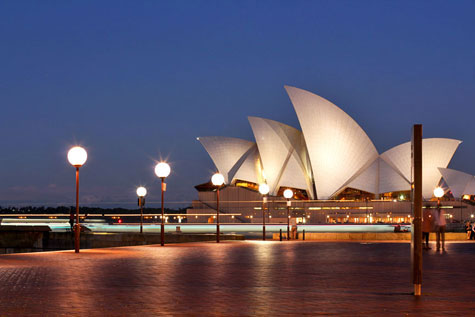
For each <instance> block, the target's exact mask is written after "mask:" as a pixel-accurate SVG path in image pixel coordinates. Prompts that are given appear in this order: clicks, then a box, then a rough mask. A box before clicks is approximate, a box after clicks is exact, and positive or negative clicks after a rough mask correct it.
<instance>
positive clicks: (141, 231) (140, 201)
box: [139, 197, 143, 233]
mask: <svg viewBox="0 0 475 317" xmlns="http://www.w3.org/2000/svg"><path fill="white" fill-rule="evenodd" d="M139 206H140V233H143V197H139Z"/></svg>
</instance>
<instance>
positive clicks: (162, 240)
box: [160, 177, 166, 247]
mask: <svg viewBox="0 0 475 317" xmlns="http://www.w3.org/2000/svg"><path fill="white" fill-rule="evenodd" d="M161 179H162V224H161V225H160V245H161V246H162V247H163V246H164V245H165V209H164V206H163V198H164V193H165V186H166V185H165V177H161Z"/></svg>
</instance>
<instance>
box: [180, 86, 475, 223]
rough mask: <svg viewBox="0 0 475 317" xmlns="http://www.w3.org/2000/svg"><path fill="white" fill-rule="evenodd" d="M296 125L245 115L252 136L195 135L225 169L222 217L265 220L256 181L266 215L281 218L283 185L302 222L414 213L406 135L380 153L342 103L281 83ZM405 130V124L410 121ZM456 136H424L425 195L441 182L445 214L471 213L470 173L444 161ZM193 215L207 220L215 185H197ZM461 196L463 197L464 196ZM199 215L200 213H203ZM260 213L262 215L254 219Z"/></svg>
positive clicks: (473, 189)
mask: <svg viewBox="0 0 475 317" xmlns="http://www.w3.org/2000/svg"><path fill="white" fill-rule="evenodd" d="M285 89H286V91H287V93H288V95H289V97H290V101H291V102H292V104H293V106H294V109H295V112H296V114H297V117H298V120H299V123H300V128H301V130H298V129H295V128H293V127H291V126H288V125H286V124H283V123H280V122H277V121H274V120H270V119H264V118H258V117H249V123H250V126H251V129H252V131H253V134H254V138H255V141H248V140H242V139H237V138H230V137H221V136H208V137H199V138H198V140H199V141H200V142H201V144H202V145H203V147H204V148H205V149H206V151H207V152H208V154H209V156H210V157H211V159H212V161H213V163H214V165H215V167H216V170H217V171H219V172H220V173H221V174H223V176H224V178H225V186H224V187H223V188H222V189H221V190H220V201H221V204H220V212H221V213H222V215H223V220H222V221H223V222H259V221H262V212H261V202H262V196H261V195H260V194H259V191H258V187H259V184H262V183H266V184H267V185H268V186H269V189H270V191H269V198H268V201H269V202H268V203H267V206H266V208H267V210H268V211H269V213H268V216H269V221H270V222H283V221H285V220H286V218H285V217H286V216H285V212H284V211H285V209H286V201H285V199H284V198H283V197H282V193H283V191H284V190H285V189H287V188H290V189H292V190H293V192H294V197H293V199H292V216H293V217H296V218H298V220H299V221H301V222H306V223H322V222H323V223H325V222H326V223H328V222H355V223H374V222H409V221H410V218H411V205H410V188H411V143H410V141H409V140H408V142H406V143H403V144H399V145H396V146H394V147H393V148H391V149H389V150H387V151H386V152H384V153H379V152H378V151H377V149H376V147H375V146H374V144H373V142H372V141H371V139H370V138H369V137H368V135H367V134H366V133H365V131H364V130H363V129H362V128H361V127H360V126H359V125H358V123H357V122H356V121H355V120H353V119H352V118H351V117H350V116H349V115H348V114H346V113H345V112H344V111H343V110H342V109H340V108H339V107H337V106H336V105H334V104H333V103H331V102H330V101H328V100H326V99H324V98H322V97H320V96H318V95H316V94H313V93H311V92H308V91H305V90H302V89H299V88H295V87H289V86H285ZM408 135H409V128H408ZM460 143H461V141H459V140H454V139H446V138H429V139H424V140H423V196H424V199H425V200H426V208H430V207H434V202H431V201H433V199H432V195H433V190H434V188H435V187H437V186H439V185H440V184H442V185H443V187H444V189H445V190H446V195H445V197H444V198H445V199H444V204H443V207H444V208H447V211H446V214H447V217H449V218H452V219H454V220H455V219H460V218H463V219H467V218H470V217H471V216H472V217H473V210H474V208H473V206H472V204H471V200H470V198H471V195H475V177H474V176H472V175H469V174H466V173H463V172H459V171H455V170H451V169H448V168H447V167H448V165H449V163H450V161H451V159H452V157H453V155H454V154H455V151H456V150H457V148H458V146H459V145H460ZM196 189H197V190H198V194H199V199H198V200H196V201H194V202H193V209H189V213H193V214H195V215H196V216H195V217H189V218H188V219H189V221H197V222H204V221H208V222H211V221H212V219H213V218H212V216H211V215H213V214H215V212H216V202H215V201H216V189H215V188H214V187H213V186H212V185H211V184H210V183H205V184H201V185H198V186H196ZM462 198H464V199H462ZM200 215H203V216H200ZM259 218H260V219H259Z"/></svg>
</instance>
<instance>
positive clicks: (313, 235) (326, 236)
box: [272, 232, 475, 242]
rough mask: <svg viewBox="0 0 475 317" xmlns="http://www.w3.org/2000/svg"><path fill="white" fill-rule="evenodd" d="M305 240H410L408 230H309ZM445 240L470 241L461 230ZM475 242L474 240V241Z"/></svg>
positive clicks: (276, 236) (285, 234)
mask: <svg viewBox="0 0 475 317" xmlns="http://www.w3.org/2000/svg"><path fill="white" fill-rule="evenodd" d="M282 237H283V239H287V233H286V232H282ZM272 238H273V239H274V240H279V239H280V237H279V233H274V234H273V235H272ZM302 239H303V234H302V232H299V234H298V240H302ZM305 240H331V241H334V240H348V241H351V240H355V241H359V240H370V241H411V233H410V232H398V233H393V232H384V233H374V232H361V233H360V232H358V233H357V232H338V233H331V232H329V233H325V232H309V233H305ZM429 240H430V241H432V242H433V241H435V240H436V236H435V233H433V232H432V233H430V236H429ZM445 240H446V241H470V240H467V238H466V234H465V233H462V232H446V233H445ZM474 242H475V241H474Z"/></svg>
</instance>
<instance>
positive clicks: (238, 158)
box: [197, 136, 255, 184]
mask: <svg viewBox="0 0 475 317" xmlns="http://www.w3.org/2000/svg"><path fill="white" fill-rule="evenodd" d="M197 139H198V141H200V142H201V144H202V145H203V147H204V148H205V149H206V151H207V152H208V154H209V156H210V157H211V159H212V160H213V162H214V165H215V166H216V168H217V169H218V171H219V172H220V173H221V174H223V176H224V181H225V183H226V184H229V183H230V182H231V181H232V180H233V177H234V174H235V173H236V172H237V171H238V169H239V167H240V165H241V164H242V163H243V162H244V161H245V159H246V157H247V155H248V154H249V153H250V152H252V151H253V149H252V147H254V146H255V143H254V142H251V141H247V140H242V139H238V138H229V137H221V136H206V137H199V138H197Z"/></svg>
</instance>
